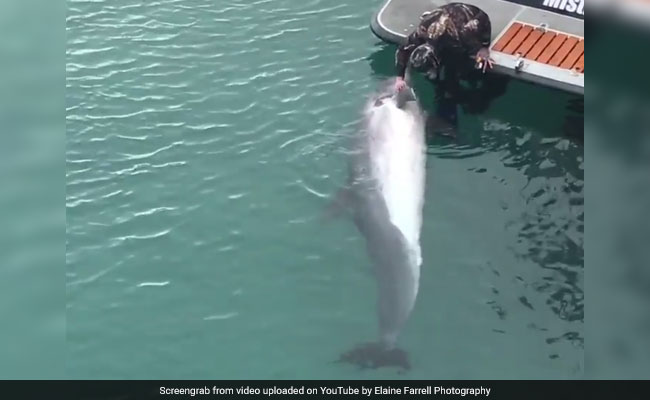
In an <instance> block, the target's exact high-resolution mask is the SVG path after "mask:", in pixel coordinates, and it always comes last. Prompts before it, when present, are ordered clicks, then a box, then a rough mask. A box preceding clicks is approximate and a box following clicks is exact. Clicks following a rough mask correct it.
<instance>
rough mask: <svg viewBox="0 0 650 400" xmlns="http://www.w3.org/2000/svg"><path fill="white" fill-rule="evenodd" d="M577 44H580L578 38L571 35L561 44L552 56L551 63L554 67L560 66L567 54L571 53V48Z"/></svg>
mask: <svg viewBox="0 0 650 400" xmlns="http://www.w3.org/2000/svg"><path fill="white" fill-rule="evenodd" d="M576 44H578V38H576V37H573V36H569V38H568V39H567V40H566V41H565V42H564V43H562V46H560V48H559V49H558V50H557V51H556V52H555V54H554V55H553V57H551V60H550V61H549V64H551V65H552V66H554V67H559V66H560V64H562V61H564V59H565V58H566V56H568V55H569V53H571V50H573V48H574V47H575V46H576Z"/></svg>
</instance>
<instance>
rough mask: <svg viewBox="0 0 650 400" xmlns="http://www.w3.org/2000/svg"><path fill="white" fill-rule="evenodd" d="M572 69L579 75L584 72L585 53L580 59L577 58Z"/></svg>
mask: <svg viewBox="0 0 650 400" xmlns="http://www.w3.org/2000/svg"><path fill="white" fill-rule="evenodd" d="M573 69H575V70H576V71H578V72H580V73H583V72H585V53H582V55H581V56H580V58H578V61H576V64H575V65H574V66H573Z"/></svg>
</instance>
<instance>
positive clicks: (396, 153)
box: [370, 102, 426, 267]
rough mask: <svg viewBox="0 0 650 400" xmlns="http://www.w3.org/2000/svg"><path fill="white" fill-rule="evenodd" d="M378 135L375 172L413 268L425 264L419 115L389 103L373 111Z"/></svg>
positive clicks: (373, 161)
mask: <svg viewBox="0 0 650 400" xmlns="http://www.w3.org/2000/svg"><path fill="white" fill-rule="evenodd" d="M374 112H375V113H377V115H375V116H374V118H372V121H373V124H376V126H374V127H372V129H373V132H375V134H374V135H373V136H372V137H371V139H370V140H372V141H373V143H372V144H371V146H373V147H374V148H373V150H374V151H372V152H371V154H372V158H371V165H372V167H371V168H372V175H373V178H374V180H375V182H376V183H377V184H378V186H379V187H378V189H379V190H380V192H381V194H382V197H383V199H384V201H385V202H386V207H387V209H388V213H389V217H390V221H391V223H392V224H393V225H395V226H396V227H397V228H398V229H399V230H400V231H401V233H402V235H404V238H405V239H406V242H407V243H408V246H409V255H410V256H411V257H413V258H412V259H411V262H410V263H409V264H411V266H412V267H419V266H420V264H421V263H422V258H421V251H420V230H421V227H422V206H423V199H424V180H425V156H426V155H425V144H424V132H423V126H422V120H421V119H420V117H419V116H418V115H413V114H412V113H409V112H406V111H404V110H402V109H399V108H397V106H395V104H394V103H393V102H386V104H384V105H383V106H381V107H377V108H375V110H374Z"/></svg>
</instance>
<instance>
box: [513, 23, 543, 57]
mask: <svg viewBox="0 0 650 400" xmlns="http://www.w3.org/2000/svg"><path fill="white" fill-rule="evenodd" d="M542 34H543V32H542V31H540V30H539V29H533V31H532V32H531V33H530V35H528V37H527V38H526V40H524V42H523V43H522V44H521V45H520V46H519V47H518V48H517V50H515V54H516V53H519V54H521V55H522V56H523V55H525V54H526V53H528V51H529V50H530V49H531V48H532V47H533V45H534V44H535V43H537V41H538V40H539V38H540V37H541V36H542Z"/></svg>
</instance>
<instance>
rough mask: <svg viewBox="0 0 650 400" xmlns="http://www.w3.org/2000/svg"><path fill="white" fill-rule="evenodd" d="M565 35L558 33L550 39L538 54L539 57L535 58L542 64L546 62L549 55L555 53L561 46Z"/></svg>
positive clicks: (551, 55)
mask: <svg viewBox="0 0 650 400" xmlns="http://www.w3.org/2000/svg"><path fill="white" fill-rule="evenodd" d="M566 39H567V35H565V34H563V33H560V34H558V35H557V36H555V38H554V39H553V40H552V41H551V43H549V44H548V46H546V48H545V49H544V51H543V52H542V54H540V55H539V57H538V58H537V59H536V60H535V61H538V62H541V63H544V64H547V63H548V62H549V60H550V59H551V57H553V55H555V53H556V52H557V50H558V49H559V48H560V46H562V44H563V43H564V42H565V41H566Z"/></svg>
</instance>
